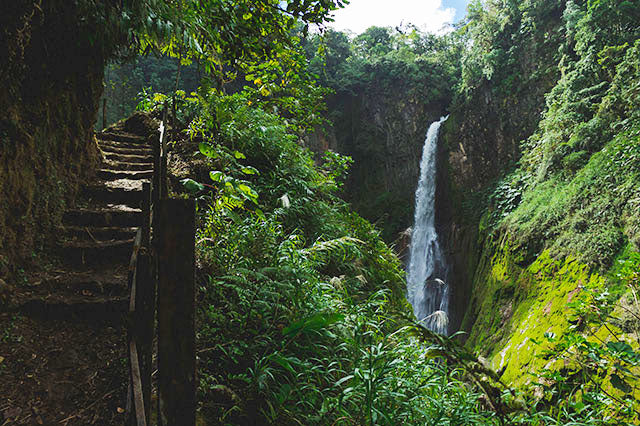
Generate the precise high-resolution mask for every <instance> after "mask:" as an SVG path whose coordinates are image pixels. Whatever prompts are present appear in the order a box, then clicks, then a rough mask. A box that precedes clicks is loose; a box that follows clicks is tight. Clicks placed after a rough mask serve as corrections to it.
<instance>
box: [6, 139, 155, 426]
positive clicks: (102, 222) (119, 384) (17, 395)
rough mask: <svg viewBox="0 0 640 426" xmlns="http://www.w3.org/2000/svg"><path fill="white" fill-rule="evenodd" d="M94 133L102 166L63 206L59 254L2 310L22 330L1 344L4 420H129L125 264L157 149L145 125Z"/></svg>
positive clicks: (11, 329)
mask: <svg viewBox="0 0 640 426" xmlns="http://www.w3.org/2000/svg"><path fill="white" fill-rule="evenodd" d="M97 137H98V145H99V147H100V150H101V151H102V154H103V161H102V165H101V169H100V170H99V171H98V172H97V176H96V179H95V180H94V181H92V182H89V183H87V184H86V185H85V186H84V187H83V188H82V190H81V194H80V196H79V199H78V202H77V203H76V204H77V206H76V207H75V208H73V209H70V210H68V211H66V212H65V214H64V216H63V219H62V225H61V227H60V228H59V229H58V235H59V241H58V243H57V250H56V257H57V258H58V261H55V262H54V264H53V266H52V267H51V268H47V270H46V271H42V272H41V273H39V274H38V275H37V276H35V277H30V279H29V280H28V282H26V283H25V285H24V286H22V288H21V289H20V291H19V293H18V294H17V296H16V299H17V302H16V306H17V309H16V312H17V315H14V316H11V317H6V318H2V319H1V320H0V327H5V328H6V329H7V330H8V331H7V335H8V336H10V337H11V336H13V335H14V334H15V335H16V338H15V339H13V340H12V339H11V338H8V339H5V342H3V343H2V344H0V346H3V348H2V351H1V352H2V353H1V354H0V355H1V357H0V359H4V363H5V365H4V367H8V369H7V370H6V371H3V370H1V369H0V382H4V383H5V384H4V385H3V384H0V395H3V396H2V398H0V423H1V424H63V425H66V424H69V425H71V424H78V425H89V424H96V425H97V424H99V425H103V424H104V425H107V424H122V423H123V422H124V414H123V409H122V407H123V404H125V400H126V383H127V380H126V377H127V374H128V373H127V362H126V356H127V351H126V335H127V331H126V330H127V327H126V313H127V309H128V298H129V292H128V288H127V276H128V266H129V259H130V257H131V253H132V248H133V241H134V236H135V232H136V230H137V227H138V226H140V225H141V224H142V220H143V217H142V210H141V207H142V206H141V203H142V198H143V193H142V184H143V182H148V181H150V180H151V178H152V175H153V157H152V149H151V147H150V146H149V145H148V144H147V135H136V134H131V133H126V132H123V131H109V132H103V133H100V134H98V135H97ZM11 333H13V334H11ZM5 343H6V344H5ZM9 360H11V361H10V362H11V364H8V362H9ZM0 367H3V365H0ZM5 374H7V375H8V376H7V377H5V376H4V375H5ZM10 383H12V384H13V385H9V384H10ZM16 384H17V385H16ZM3 399H6V402H4V401H2V400H3ZM3 404H5V405H3ZM3 410H5V411H3ZM12 410H13V411H12ZM7 413H8V414H7ZM3 421H4V422H3Z"/></svg>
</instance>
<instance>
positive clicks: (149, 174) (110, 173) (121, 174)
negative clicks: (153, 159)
mask: <svg viewBox="0 0 640 426" xmlns="http://www.w3.org/2000/svg"><path fill="white" fill-rule="evenodd" d="M98 177H99V178H100V179H104V180H117V179H133V180H138V179H149V180H150V179H152V178H153V170H152V169H149V170H112V169H100V171H99V172H98Z"/></svg>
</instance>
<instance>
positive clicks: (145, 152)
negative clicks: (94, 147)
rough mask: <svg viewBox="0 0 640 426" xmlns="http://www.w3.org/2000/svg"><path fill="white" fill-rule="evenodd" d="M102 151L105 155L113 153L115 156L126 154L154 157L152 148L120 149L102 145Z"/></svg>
mask: <svg viewBox="0 0 640 426" xmlns="http://www.w3.org/2000/svg"><path fill="white" fill-rule="evenodd" d="M99 146H100V149H101V150H102V152H103V153H105V154H107V153H113V154H125V155H142V156H148V155H153V151H152V150H151V148H119V147H114V146H111V145H102V144H100V145H99Z"/></svg>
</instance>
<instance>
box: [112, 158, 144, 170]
mask: <svg viewBox="0 0 640 426" xmlns="http://www.w3.org/2000/svg"><path fill="white" fill-rule="evenodd" d="M102 167H103V168H104V169H110V170H153V163H151V162H149V163H129V162H122V161H112V160H105V161H104V162H103V163H102Z"/></svg>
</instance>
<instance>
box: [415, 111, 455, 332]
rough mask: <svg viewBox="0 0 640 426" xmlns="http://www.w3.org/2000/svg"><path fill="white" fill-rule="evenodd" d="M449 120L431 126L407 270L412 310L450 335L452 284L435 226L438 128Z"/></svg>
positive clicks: (423, 152) (439, 330)
mask: <svg viewBox="0 0 640 426" xmlns="http://www.w3.org/2000/svg"><path fill="white" fill-rule="evenodd" d="M446 119H447V117H442V118H441V119H440V120H439V121H436V122H434V123H432V124H431V126H429V130H428V131H427V137H426V139H425V142H424V148H423V149H422V160H421V162H420V180H419V181H418V189H417V190H416V209H415V215H414V220H413V231H412V232H411V246H410V248H409V267H408V270H407V298H408V300H409V302H410V303H411V305H412V306H413V313H414V314H415V316H416V318H417V319H418V321H420V323H421V324H423V325H424V326H425V327H427V328H428V329H430V330H433V331H435V332H438V333H440V334H447V329H448V325H449V318H448V314H449V286H448V285H447V284H446V282H445V280H446V279H447V277H446V275H447V266H446V263H445V259H444V256H443V254H442V250H441V249H440V245H439V243H438V234H437V233H436V228H435V195H436V152H437V146H438V143H437V142H438V130H439V129H440V125H441V124H442V123H443V122H444V121H445V120H446Z"/></svg>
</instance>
